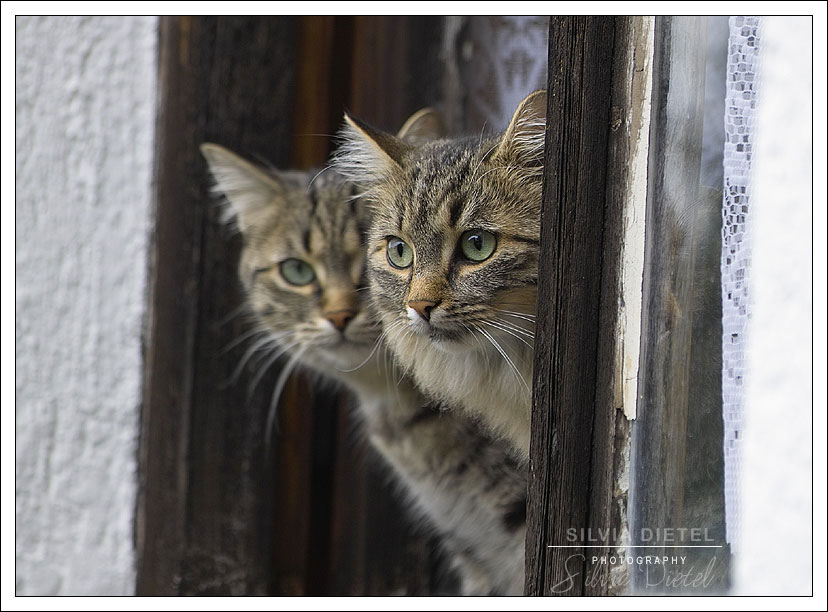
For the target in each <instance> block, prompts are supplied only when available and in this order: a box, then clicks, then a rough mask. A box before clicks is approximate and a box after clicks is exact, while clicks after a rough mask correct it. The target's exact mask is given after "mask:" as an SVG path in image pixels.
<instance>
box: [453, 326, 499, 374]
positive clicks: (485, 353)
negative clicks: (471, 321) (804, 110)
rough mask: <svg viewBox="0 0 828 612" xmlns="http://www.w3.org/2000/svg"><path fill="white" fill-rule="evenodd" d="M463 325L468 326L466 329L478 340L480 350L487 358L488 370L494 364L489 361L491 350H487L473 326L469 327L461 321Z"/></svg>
mask: <svg viewBox="0 0 828 612" xmlns="http://www.w3.org/2000/svg"><path fill="white" fill-rule="evenodd" d="M461 325H462V326H463V327H465V328H466V331H468V332H469V335H470V336H471V337H472V338H474V340H475V342H477V345H478V346H479V347H480V352H481V353H483V356H484V357H485V358H486V370H487V371H488V370H490V369H491V367H492V365H491V363H490V362H489V351H487V350H486V347H485V346H484V345H483V342H481V341H480V338H478V337H477V335H476V334H475V333H474V330H473V329H472V328H471V327H469V326H468V325H466V324H465V323H461Z"/></svg>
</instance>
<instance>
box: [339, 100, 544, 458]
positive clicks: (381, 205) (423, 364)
mask: <svg viewBox="0 0 828 612" xmlns="http://www.w3.org/2000/svg"><path fill="white" fill-rule="evenodd" d="M545 113H546V95H545V92H542V91H540V92H535V93H534V94H532V95H530V96H528V97H527V98H526V99H525V100H524V101H523V102H522V103H521V105H520V106H519V107H518V109H517V111H516V112H515V115H514V117H513V119H512V121H511V123H510V125H509V127H508V129H507V130H506V132H505V133H504V134H502V135H500V136H498V137H495V138H491V139H487V140H483V139H475V138H467V139H458V140H438V141H434V142H426V143H424V144H419V145H411V144H408V143H405V142H402V141H400V140H398V139H395V138H394V137H393V136H391V135H389V134H383V133H381V132H378V131H376V130H374V129H372V128H371V127H370V126H368V125H366V124H364V123H362V122H360V121H358V120H355V119H353V118H351V117H348V116H346V121H347V123H348V125H347V126H346V128H345V130H344V131H343V134H342V137H343V141H344V145H343V147H342V149H341V150H340V152H339V154H338V156H337V158H336V163H337V166H338V168H339V169H340V170H341V171H342V172H343V173H344V174H346V176H348V178H350V179H351V180H354V181H358V182H360V184H361V185H362V186H363V188H364V189H365V194H366V197H367V198H369V199H370V201H371V203H372V206H373V209H374V214H373V220H372V223H371V228H370V230H369V236H368V263H367V267H368V278H369V283H370V287H371V296H372V300H373V305H374V307H375V308H376V310H377V312H378V313H379V316H380V318H381V320H382V324H383V328H384V331H385V334H386V341H387V343H388V345H389V346H390V348H391V349H392V351H393V352H394V355H395V357H396V359H397V360H398V362H399V363H400V364H402V366H403V367H404V369H405V370H406V371H407V372H408V373H410V374H411V375H412V376H413V377H414V379H415V380H416V383H417V385H418V386H419V387H420V388H421V389H422V390H423V391H424V392H425V393H426V394H428V396H429V397H430V398H432V399H433V400H436V401H438V402H441V403H442V404H444V405H445V406H447V407H449V408H451V407H456V406H460V407H462V408H463V409H465V411H466V412H467V413H468V414H470V415H472V416H474V417H480V418H481V419H482V420H483V421H484V422H485V423H486V424H487V425H488V426H489V427H490V428H491V429H492V430H493V431H494V432H495V433H496V434H497V435H500V436H504V437H505V438H506V439H508V440H509V441H510V442H511V443H512V444H513V445H514V447H515V448H516V449H517V450H518V452H519V453H520V454H521V455H522V456H524V457H527V456H528V451H529V422H530V407H531V385H532V361H533V343H534V321H535V302H536V298H537V291H536V286H537V270H538V253H539V230H540V204H541V184H542V174H543V138H544V125H545ZM365 168H371V170H370V171H368V172H365V171H364V169H365ZM468 230H485V231H488V232H490V233H491V234H493V235H494V236H495V237H496V239H497V245H496V248H495V251H494V253H493V254H492V255H491V257H489V258H488V259H486V260H485V261H482V262H474V261H470V260H469V259H467V258H466V257H464V256H463V254H462V252H461V249H460V246H459V243H458V241H459V240H460V237H461V236H462V235H463V233H464V232H466V231H468ZM389 237H394V239H401V240H403V241H405V242H406V243H408V245H409V246H411V247H412V249H413V251H414V263H413V265H411V266H410V267H408V268H406V269H398V268H395V267H394V266H393V265H391V263H390V260H389V259H388V257H387V253H386V251H387V249H388V248H389V246H388V245H389ZM422 303H428V304H435V305H434V306H433V308H431V309H430V310H429V313H430V314H429V317H430V318H428V319H426V318H425V315H420V314H418V312H417V311H416V308H415V306H416V305H417V304H422ZM412 304H414V306H412Z"/></svg>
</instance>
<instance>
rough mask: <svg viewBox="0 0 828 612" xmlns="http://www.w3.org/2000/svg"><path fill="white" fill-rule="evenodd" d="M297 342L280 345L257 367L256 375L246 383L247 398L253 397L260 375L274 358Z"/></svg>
mask: <svg viewBox="0 0 828 612" xmlns="http://www.w3.org/2000/svg"><path fill="white" fill-rule="evenodd" d="M299 344H300V343H299V341H296V342H293V343H291V344H288V345H286V346H283V347H280V349H279V350H277V351H273V354H272V355H270V357H269V358H268V360H267V362H265V364H264V365H263V366H261V367H260V368H259V370H258V371H257V372H256V376H254V377H253V379H252V380H251V381H250V384H249V385H247V398H248V399H250V398H251V397H253V392H254V391H255V390H256V386H257V385H258V384H259V381H261V379H262V377H263V376H264V375H265V373H266V372H267V371H268V370H269V369H270V367H271V366H272V365H273V364H274V363H275V362H276V360H277V359H279V357H281V356H282V355H284V354H285V353H287V352H289V351H290V350H291V349H293V348H294V347H296V346H298V345H299Z"/></svg>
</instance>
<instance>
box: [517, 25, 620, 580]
mask: <svg viewBox="0 0 828 612" xmlns="http://www.w3.org/2000/svg"><path fill="white" fill-rule="evenodd" d="M614 38H615V19H614V18H612V17H552V18H551V19H550V24H549V72H548V92H549V98H548V108H547V132H546V158H545V172H546V174H545V181H544V196H543V203H544V205H543V215H542V221H541V251H542V253H541V261H540V267H539V281H538V304H539V307H538V318H537V334H536V344H535V372H534V389H533V411H532V443H531V449H530V458H531V461H532V469H531V473H530V481H529V502H528V503H529V506H528V532H527V539H526V562H527V568H526V593H527V594H529V595H549V594H565V595H580V594H583V593H584V590H585V587H584V578H585V576H584V574H585V565H584V560H583V549H581V548H554V547H555V546H563V545H572V544H580V543H582V540H581V538H580V535H579V537H578V541H577V542H574V543H573V542H572V541H571V540H570V539H568V538H567V530H568V529H572V528H574V529H576V530H580V529H586V528H588V527H589V526H590V525H591V522H590V518H591V508H590V497H591V487H592V486H593V483H592V468H591V462H592V460H593V447H594V445H595V440H594V437H593V435H595V436H606V435H608V436H609V437H610V438H611V435H612V432H607V431H603V429H601V430H599V429H598V428H597V427H596V429H595V432H593V423H594V420H595V415H596V387H597V384H598V381H599V380H601V379H602V377H599V374H598V364H599V356H600V355H601V353H600V352H599V346H598V338H599V330H600V329H601V325H602V320H601V306H602V303H604V304H611V305H612V308H613V309H614V308H615V302H614V301H613V299H612V298H611V297H610V296H604V297H603V298H602V270H603V255H604V251H605V231H604V229H605V224H606V225H607V226H609V225H611V224H612V222H613V221H614V219H613V218H609V217H607V216H606V215H607V213H608V211H607V209H606V205H605V202H606V196H607V186H606V172H607V150H608V137H609V123H610V99H611V95H612V90H611V82H612V65H613V61H612V58H613V41H614ZM609 212H611V213H612V214H615V213H614V212H612V211H609ZM608 239H609V238H608ZM607 290H609V289H607ZM602 299H603V302H602ZM604 324H605V325H606V324H607V322H606V321H604ZM611 407H612V406H611V405H610V406H608V407H602V408H601V409H600V411H599V412H598V414H599V415H603V418H602V419H600V420H599V423H598V427H601V428H606V427H608V425H607V423H606V421H607V416H606V415H607V414H608V410H611ZM599 445H600V447H599V448H596V449H595V452H596V453H597V455H598V456H600V457H603V456H606V455H607V454H609V453H610V451H609V446H608V441H605V440H603V439H601V440H599ZM578 533H579V534H580V531H578ZM550 546H551V547H550Z"/></svg>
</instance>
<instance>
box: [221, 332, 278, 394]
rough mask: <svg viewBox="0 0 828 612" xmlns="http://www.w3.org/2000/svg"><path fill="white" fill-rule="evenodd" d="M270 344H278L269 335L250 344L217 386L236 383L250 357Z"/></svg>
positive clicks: (222, 387) (225, 386)
mask: <svg viewBox="0 0 828 612" xmlns="http://www.w3.org/2000/svg"><path fill="white" fill-rule="evenodd" d="M262 333H264V332H262ZM270 345H276V346H278V342H277V339H276V338H273V337H271V336H265V337H263V338H261V339H260V340H258V341H256V342H254V343H253V344H251V345H250V347H249V348H248V349H247V350H246V351H245V353H244V355H242V358H241V359H239V363H238V364H236V367H235V368H234V369H233V373H232V374H231V375H230V376H229V377H228V378H227V379H226V380H224V381H222V382H221V383H220V385H219V388H220V389H226V388H227V387H229V386H230V385H234V384H236V382H238V380H239V376H241V373H242V371H244V367H245V366H246V365H247V363H248V362H249V361H250V359H251V357H253V355H255V354H256V353H258V352H259V351H262V350H264V349H266V348H268V347H269V346H270Z"/></svg>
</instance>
